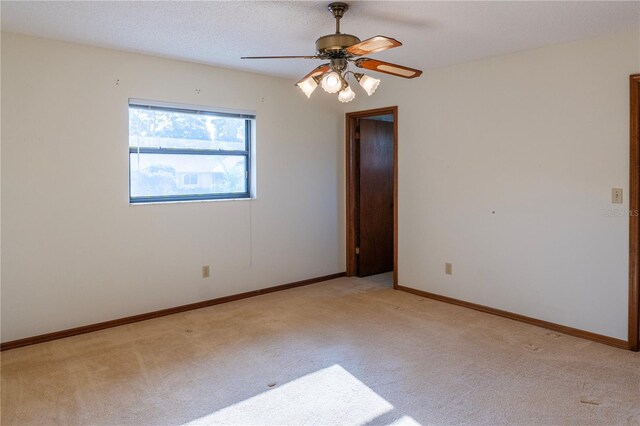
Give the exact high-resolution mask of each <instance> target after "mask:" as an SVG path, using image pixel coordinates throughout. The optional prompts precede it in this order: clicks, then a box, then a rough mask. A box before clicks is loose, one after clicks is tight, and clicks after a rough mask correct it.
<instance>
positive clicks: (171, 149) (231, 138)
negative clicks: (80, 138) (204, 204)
mask: <svg viewBox="0 0 640 426" xmlns="http://www.w3.org/2000/svg"><path fill="white" fill-rule="evenodd" d="M254 120H255V115H254V114H252V113H244V112H243V113H238V112H225V111H214V110H203V109H202V108H200V107H194V108H188V107H182V106H180V107H176V106H172V105H165V104H162V103H158V102H146V101H134V100H130V101H129V200H130V202H131V203H144V202H158V201H188V200H216V199H230V198H249V197H250V195H251V142H252V132H253V123H254Z"/></svg>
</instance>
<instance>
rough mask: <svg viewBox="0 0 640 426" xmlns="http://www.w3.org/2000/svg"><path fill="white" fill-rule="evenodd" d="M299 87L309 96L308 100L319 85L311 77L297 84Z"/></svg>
mask: <svg viewBox="0 0 640 426" xmlns="http://www.w3.org/2000/svg"><path fill="white" fill-rule="evenodd" d="M296 84H297V86H298V87H299V88H300V90H302V91H303V92H304V94H305V95H307V98H310V97H311V94H312V93H313V91H314V90H316V88H317V87H318V83H316V81H315V80H314V79H313V77H309V78H307V79H304V80H302V81H301V82H300V83H296Z"/></svg>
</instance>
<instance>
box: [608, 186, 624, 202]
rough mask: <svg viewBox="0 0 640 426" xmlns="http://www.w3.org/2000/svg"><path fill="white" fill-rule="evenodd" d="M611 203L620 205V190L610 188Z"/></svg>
mask: <svg viewBox="0 0 640 426" xmlns="http://www.w3.org/2000/svg"><path fill="white" fill-rule="evenodd" d="M611 202H612V203H613V204H622V188H611Z"/></svg>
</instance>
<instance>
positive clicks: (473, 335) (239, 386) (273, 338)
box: [1, 276, 640, 425]
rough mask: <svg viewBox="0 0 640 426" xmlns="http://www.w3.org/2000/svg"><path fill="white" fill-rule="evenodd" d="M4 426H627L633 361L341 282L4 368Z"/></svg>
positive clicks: (63, 344)
mask: <svg viewBox="0 0 640 426" xmlns="http://www.w3.org/2000/svg"><path fill="white" fill-rule="evenodd" d="M381 281H382V282H381ZM1 420H2V424H3V425H26V424H29V425H35V424H47V425H51V424H85V425H86V424H92V425H95V424H103V425H107V424H109V425H116V424H117V425H122V424H131V425H165V424H172V425H181V424H289V425H293V424H309V423H313V424H361V425H362V424H416V423H419V424H427V423H437V424H460V423H471V424H507V423H517V424H614V423H615V424H639V423H640V355H639V354H637V353H632V352H629V351H624V350H621V349H615V348H612V347H608V346H605V345H602V344H598V343H594V342H590V341H587V340H582V339H578V338H574V337H570V336H566V335H562V334H558V333H555V332H552V331H549V330H545V329H542V328H537V327H534V326H530V325H527V324H522V323H518V322H515V321H511V320H508V319H504V318H500V317H497V316H492V315H489V314H484V313H480V312H476V311H473V310H469V309H465V308H461V307H457V306H453V305H448V304H445V303H441V302H437V301H432V300H429V299H424V298H421V297H418V296H415V295H412V294H407V293H403V292H400V291H396V290H393V289H391V288H389V286H388V285H387V283H385V282H384V280H383V279H381V277H379V276H378V277H371V278H364V279H363V278H340V279H336V280H332V281H327V282H323V283H318V284H314V285H309V286H306V287H301V288H296V289H292V290H287V291H283V292H278V293H272V294H267V295H264V296H259V297H254V298H250V299H245V300H241V301H237V302H232V303H227V304H223V305H217V306H212V307H209V308H204V309H199V310H195V311H190V312H185V313H182V314H177V315H172V316H167V317H163V318H158V319H154V320H150V321H144V322H140V323H136V324H131V325H127V326H122V327H118V328H112V329H108V330H103V331H99V332H95V333H91V334H85V335H81V336H76V337H71V338H67V339H62V340H57V341H53V342H48V343H43V344H39V345H34V346H30V347H25V348H20V349H15V350H10V351H6V352H3V353H2V419H1Z"/></svg>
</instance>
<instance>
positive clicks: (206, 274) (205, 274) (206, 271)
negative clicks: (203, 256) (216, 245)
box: [202, 265, 209, 278]
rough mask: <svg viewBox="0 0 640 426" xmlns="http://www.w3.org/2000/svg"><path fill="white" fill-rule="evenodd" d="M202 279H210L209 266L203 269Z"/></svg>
mask: <svg viewBox="0 0 640 426" xmlns="http://www.w3.org/2000/svg"><path fill="white" fill-rule="evenodd" d="M202 278H209V265H206V266H203V267H202Z"/></svg>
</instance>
